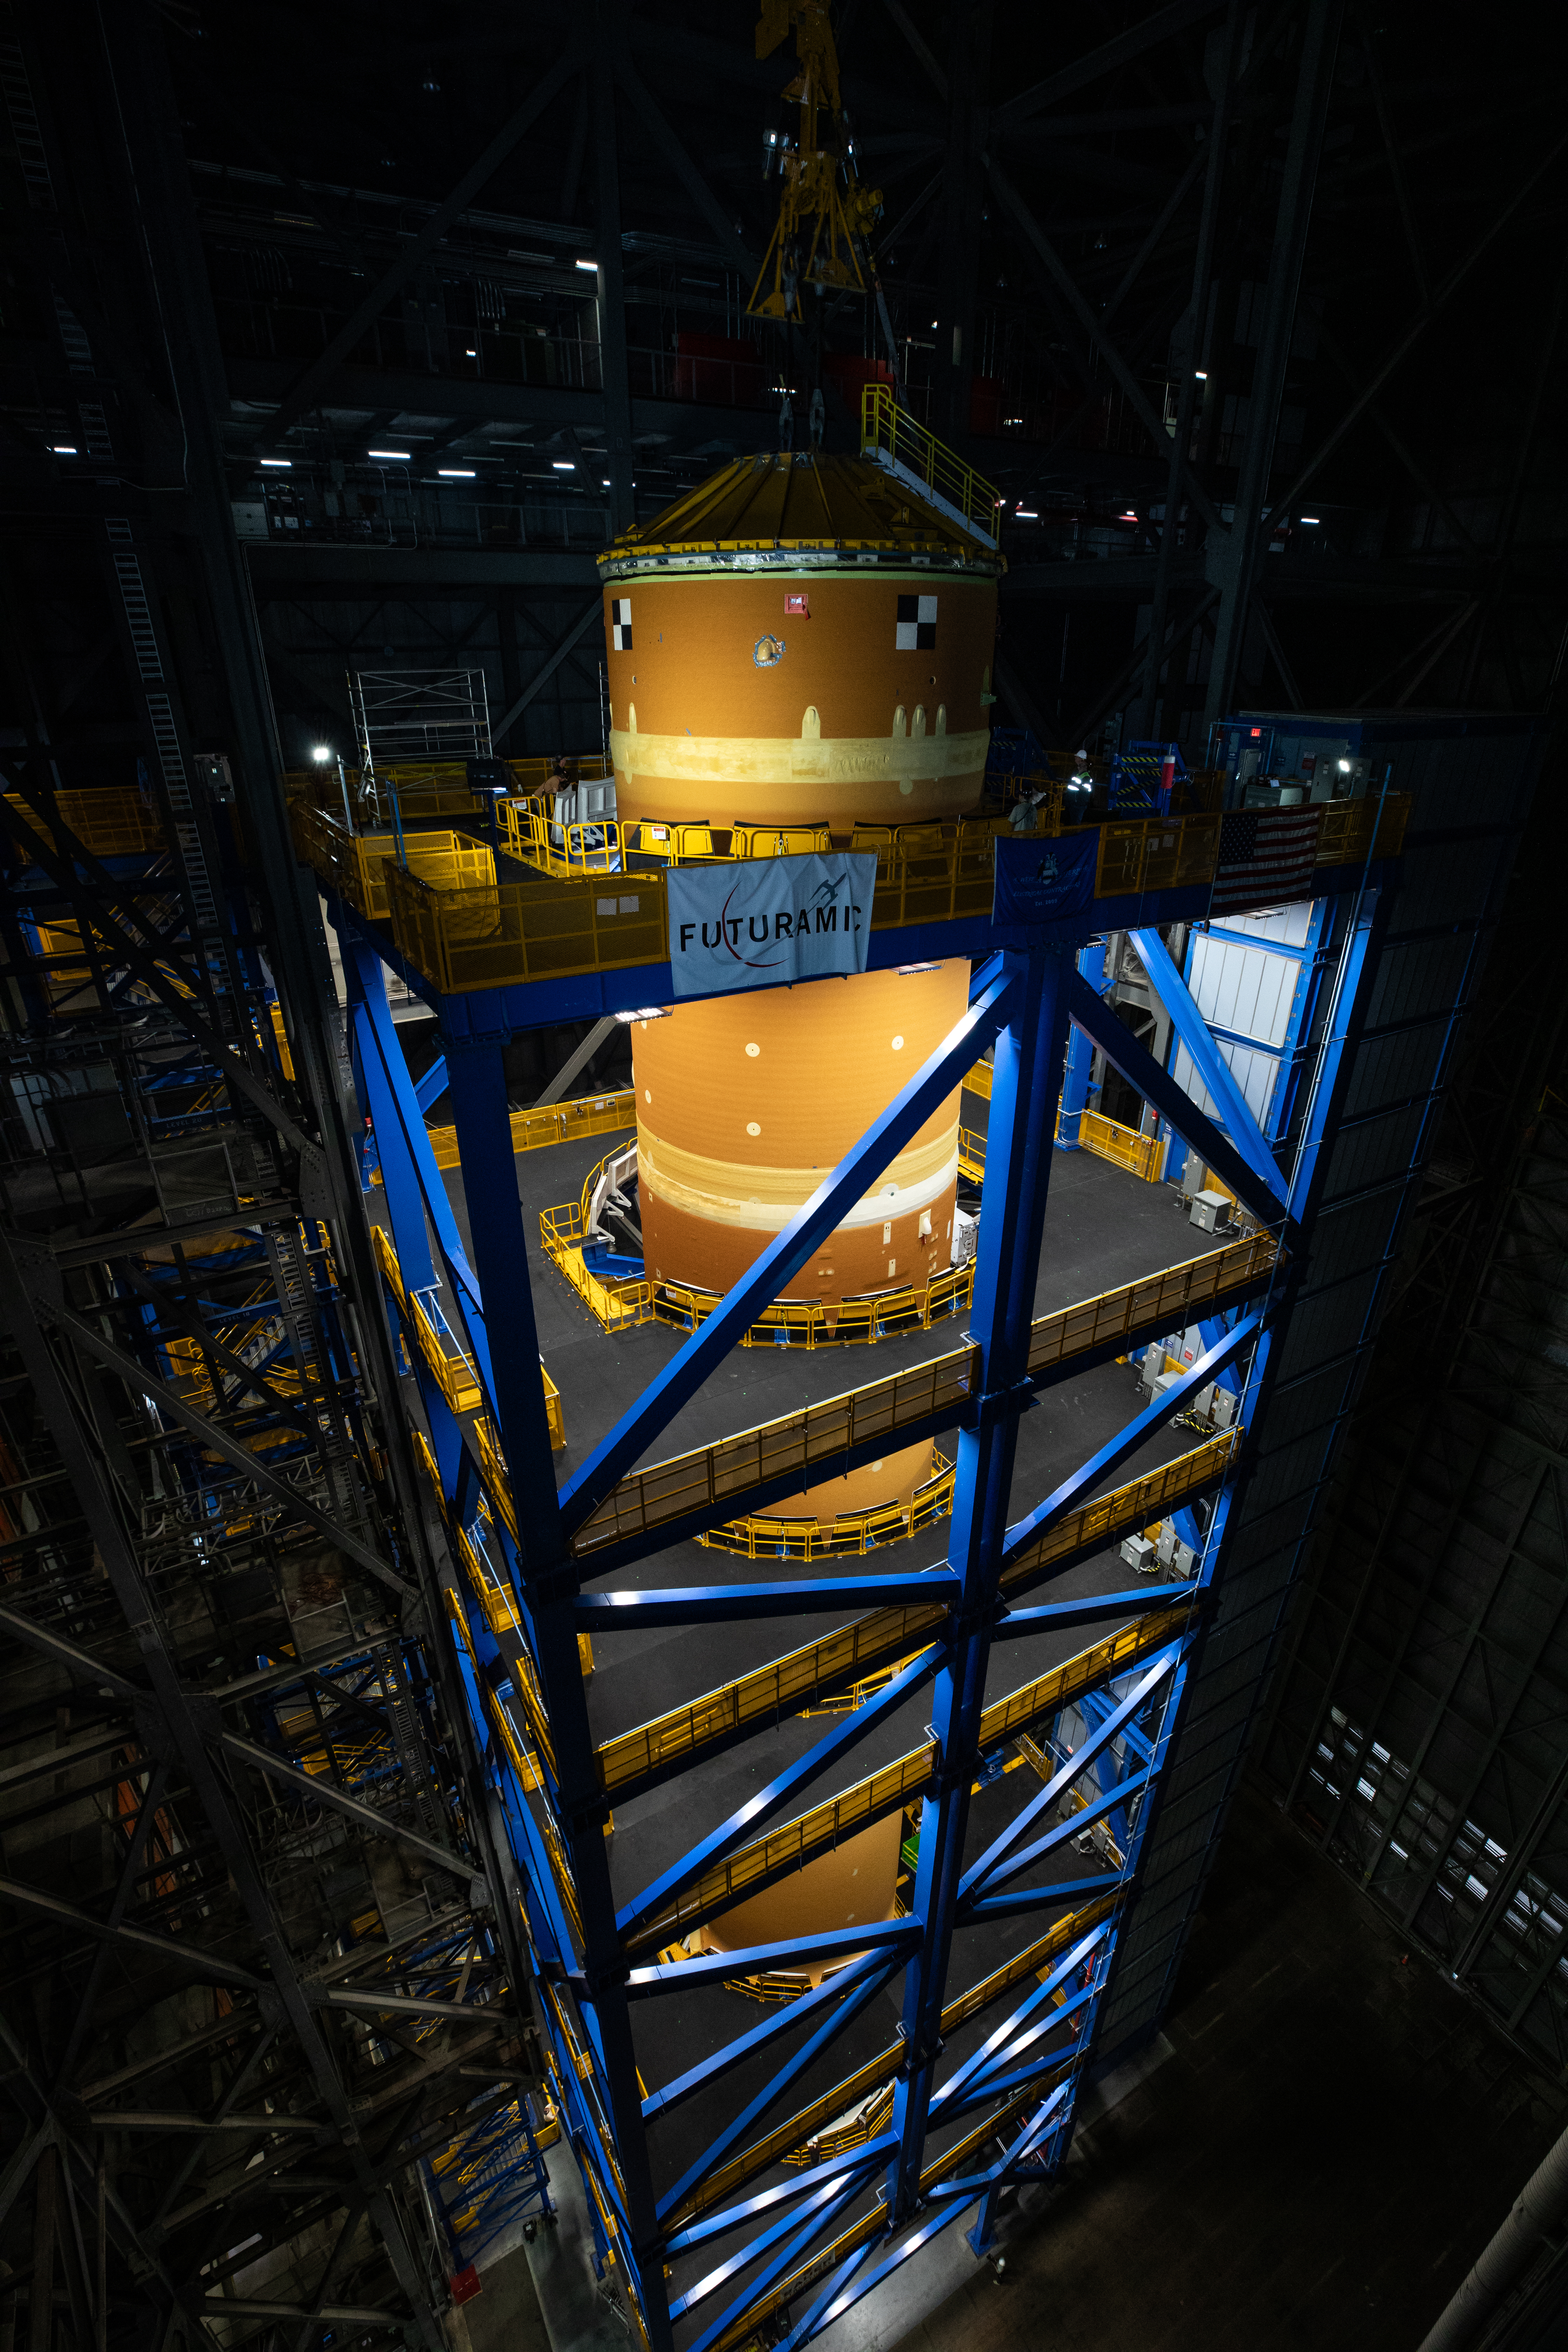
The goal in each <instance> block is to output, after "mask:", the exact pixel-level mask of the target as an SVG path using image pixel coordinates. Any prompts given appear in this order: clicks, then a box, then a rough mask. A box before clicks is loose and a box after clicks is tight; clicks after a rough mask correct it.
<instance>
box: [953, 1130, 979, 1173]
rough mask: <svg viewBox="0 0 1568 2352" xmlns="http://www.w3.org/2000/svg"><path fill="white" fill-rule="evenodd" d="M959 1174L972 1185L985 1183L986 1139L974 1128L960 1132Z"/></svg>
mask: <svg viewBox="0 0 1568 2352" xmlns="http://www.w3.org/2000/svg"><path fill="white" fill-rule="evenodd" d="M958 1172H959V1174H960V1175H961V1176H967V1177H968V1179H969V1181H970V1182H971V1183H972V1184H983V1183H984V1181H985V1138H984V1136H983V1135H976V1134H975V1132H974V1130H973V1128H969V1127H961V1128H960V1129H959V1130H958Z"/></svg>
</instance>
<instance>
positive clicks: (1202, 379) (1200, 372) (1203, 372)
mask: <svg viewBox="0 0 1568 2352" xmlns="http://www.w3.org/2000/svg"><path fill="white" fill-rule="evenodd" d="M1208 380H1209V372H1208V370H1207V368H1194V370H1193V381H1194V383H1207V382H1208Z"/></svg>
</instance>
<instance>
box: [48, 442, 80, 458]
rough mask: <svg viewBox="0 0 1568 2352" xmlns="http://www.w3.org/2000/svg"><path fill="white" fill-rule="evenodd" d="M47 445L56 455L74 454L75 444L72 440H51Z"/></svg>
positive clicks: (73, 455) (67, 455) (66, 455)
mask: <svg viewBox="0 0 1568 2352" xmlns="http://www.w3.org/2000/svg"><path fill="white" fill-rule="evenodd" d="M49 447H50V449H51V450H52V451H53V453H54V455H55V456H56V457H75V456H76V444H75V442H74V441H51V442H50V444H49Z"/></svg>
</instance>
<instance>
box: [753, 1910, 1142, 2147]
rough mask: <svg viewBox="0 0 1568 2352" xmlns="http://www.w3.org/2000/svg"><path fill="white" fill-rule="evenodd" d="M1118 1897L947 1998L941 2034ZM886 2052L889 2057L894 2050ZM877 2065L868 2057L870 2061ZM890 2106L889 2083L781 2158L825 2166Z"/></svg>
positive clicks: (871, 2133)
mask: <svg viewBox="0 0 1568 2352" xmlns="http://www.w3.org/2000/svg"><path fill="white" fill-rule="evenodd" d="M1121 1900H1122V1897H1121V1895H1118V1894H1110V1895H1100V1897H1099V1898H1098V1899H1097V1900H1096V1901H1095V1902H1093V1903H1089V1904H1086V1905H1085V1906H1084V1907H1083V1909H1082V1910H1080V1911H1071V1912H1069V1913H1068V1916H1066V1918H1064V1919H1058V1920H1057V1921H1056V1923H1055V1925H1054V1926H1052V1927H1047V1930H1046V1932H1045V1934H1044V1935H1043V1936H1037V1937H1036V1939H1035V1941H1034V1942H1033V1943H1032V1944H1028V1945H1026V1946H1025V1948H1024V1949H1023V1950H1022V1951H1021V1952H1017V1953H1016V1954H1015V1955H1014V1957H1013V1958H1011V1959H1010V1960H1004V1961H1003V1963H1002V1965H1001V1967H1000V1968H997V1969H992V1971H991V1973H990V1975H989V1976H987V1977H982V1978H981V1979H980V1981H979V1982H978V1983H977V1984H973V1985H971V1986H970V1987H969V1988H968V1990H966V1991H964V1992H961V1993H959V1994H958V1995H957V1996H956V1997H955V1998H954V1999H953V2000H950V2001H949V2002H948V2003H947V2005H946V2007H945V2008H944V2009H943V2011H942V2033H943V2034H944V2035H946V2034H949V2033H952V2032H954V2031H955V2030H956V2029H957V2028H958V2027H959V2026H960V2025H963V2024H966V2023H967V2022H968V2021H969V2020H970V2019H971V2018H973V2017H978V2016H979V2015H980V2014H981V2012H982V2011H984V2010H986V2009H989V2008H990V2006H991V2004H992V2002H993V2001H995V2000H1001V1999H1002V1997H1003V1995H1004V1994H1005V1993H1009V1992H1011V1991H1012V1990H1013V1988H1014V1986H1015V1985H1018V1984H1022V1983H1023V1982H1024V1981H1025V1979H1026V1978H1028V1977H1043V1976H1046V1975H1047V1974H1048V1973H1049V1971H1050V1966H1051V1963H1052V1961H1053V1960H1055V1959H1058V1958H1060V1956H1061V1954H1062V1953H1063V1952H1068V1951H1070V1950H1071V1949H1072V1948H1073V1946H1074V1945H1075V1944H1076V1943H1077V1942H1078V1941H1079V1937H1083V1936H1087V1935H1088V1933H1089V1929H1090V1928H1091V1927H1098V1926H1099V1925H1100V1921H1101V1920H1102V1919H1106V1918H1109V1917H1110V1914H1111V1913H1112V1912H1113V1911H1114V1910H1115V1909H1116V1908H1117V1906H1118V1905H1119V1904H1120V1903H1121ZM896 2046H897V2045H895V2047H896ZM886 2054H887V2055H888V2056H892V2055H893V2053H892V2052H889V2053H886ZM872 2063H873V2064H876V2063H879V2062H878V2061H876V2060H873V2061H872ZM831 2095H832V2094H831V2093H830V2094H829V2096H831ZM815 2104H816V2103H815V2102H814V2105H815ZM892 2105H893V2086H892V2084H891V2083H889V2084H887V2085H886V2086H885V2088H884V2089H883V2090H881V2091H879V2092H878V2093H877V2094H876V2095H874V2096H873V2097H872V2098H870V2099H868V2100H866V2101H865V2102H864V2103H863V2104H862V2105H861V2106H860V2108H859V2110H858V2113H857V2114H856V2115H855V2116H854V2118H853V2120H852V2121H850V2122H848V2123H845V2124H840V2125H838V2126H837V2127H835V2126H832V2125H829V2126H827V2128H826V2130H823V2131H817V2132H814V2133H813V2134H812V2135H811V2137H810V2138H809V2140H807V2141H806V2142H805V2143H804V2144H803V2143H801V2142H799V2141H797V2142H796V2143H795V2146H794V2147H791V2148H788V2149H786V2150H784V2162H785V2163H786V2164H792V2165H795V2166H800V2165H806V2164H824V2163H826V2161H827V2159H828V2158H830V2157H835V2156H842V2155H844V2154H845V2153H846V2151H847V2150H848V2149H849V2148H852V2147H864V2146H865V2144H866V2142H867V2141H868V2139H875V2137H877V2134H878V2133H879V2131H880V2130H881V2129H882V2128H883V2126H884V2125H885V2124H886V2122H887V2120H888V2117H889V2114H890V2113H891V2111H892ZM839 2112H840V2113H841V2114H842V2113H843V2112H844V2111H843V2110H842V2109H840V2111H839ZM792 2121H793V2118H792ZM785 2128H786V2129H787V2128H788V2126H785ZM741 2161H742V2163H744V2162H745V2158H741Z"/></svg>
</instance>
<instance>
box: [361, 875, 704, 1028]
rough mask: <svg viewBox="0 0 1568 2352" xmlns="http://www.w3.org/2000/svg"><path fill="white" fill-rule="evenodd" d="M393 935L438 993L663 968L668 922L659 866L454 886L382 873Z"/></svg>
mask: <svg viewBox="0 0 1568 2352" xmlns="http://www.w3.org/2000/svg"><path fill="white" fill-rule="evenodd" d="M384 871H385V874H386V879H387V893H388V898H389V900H390V904H391V915H392V934H393V937H394V939H395V940H396V942H397V945H398V947H399V948H400V949H401V950H402V951H403V953H404V954H405V956H406V957H407V958H408V960H409V961H410V962H411V963H412V964H413V965H414V967H415V969H416V971H421V972H423V973H424V974H425V976H426V979H427V980H429V981H431V982H433V983H434V985H435V986H436V987H437V988H438V989H439V990H440V991H441V992H442V993H443V995H447V996H451V995H458V994H461V993H462V992H464V991H466V990H468V989H474V988H504V987H510V985H512V984H513V983H514V982H521V981H530V980H554V979H559V978H561V977H562V976H563V974H566V973H571V972H582V971H616V970H621V969H624V968H625V967H626V966H628V965H632V964H643V963H662V962H663V961H665V960H666V957H667V956H668V936H669V934H668V910H667V902H666V897H665V880H664V875H663V872H662V870H648V871H642V872H638V873H636V874H610V875H605V876H601V877H595V876H590V877H586V878H583V879H576V880H562V879H559V878H557V877H553V876H551V875H548V874H540V875H538V876H536V877H529V878H528V879H527V880H525V881H521V882H501V883H495V882H491V883H489V884H486V885H483V886H481V887H473V888H468V889H454V888H451V887H445V886H441V885H436V884H432V883H430V882H426V881H425V880H423V879H422V878H421V877H419V875H418V874H416V873H413V872H410V871H409V870H407V869H406V868H405V867H403V866H386V867H385V868H384Z"/></svg>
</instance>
